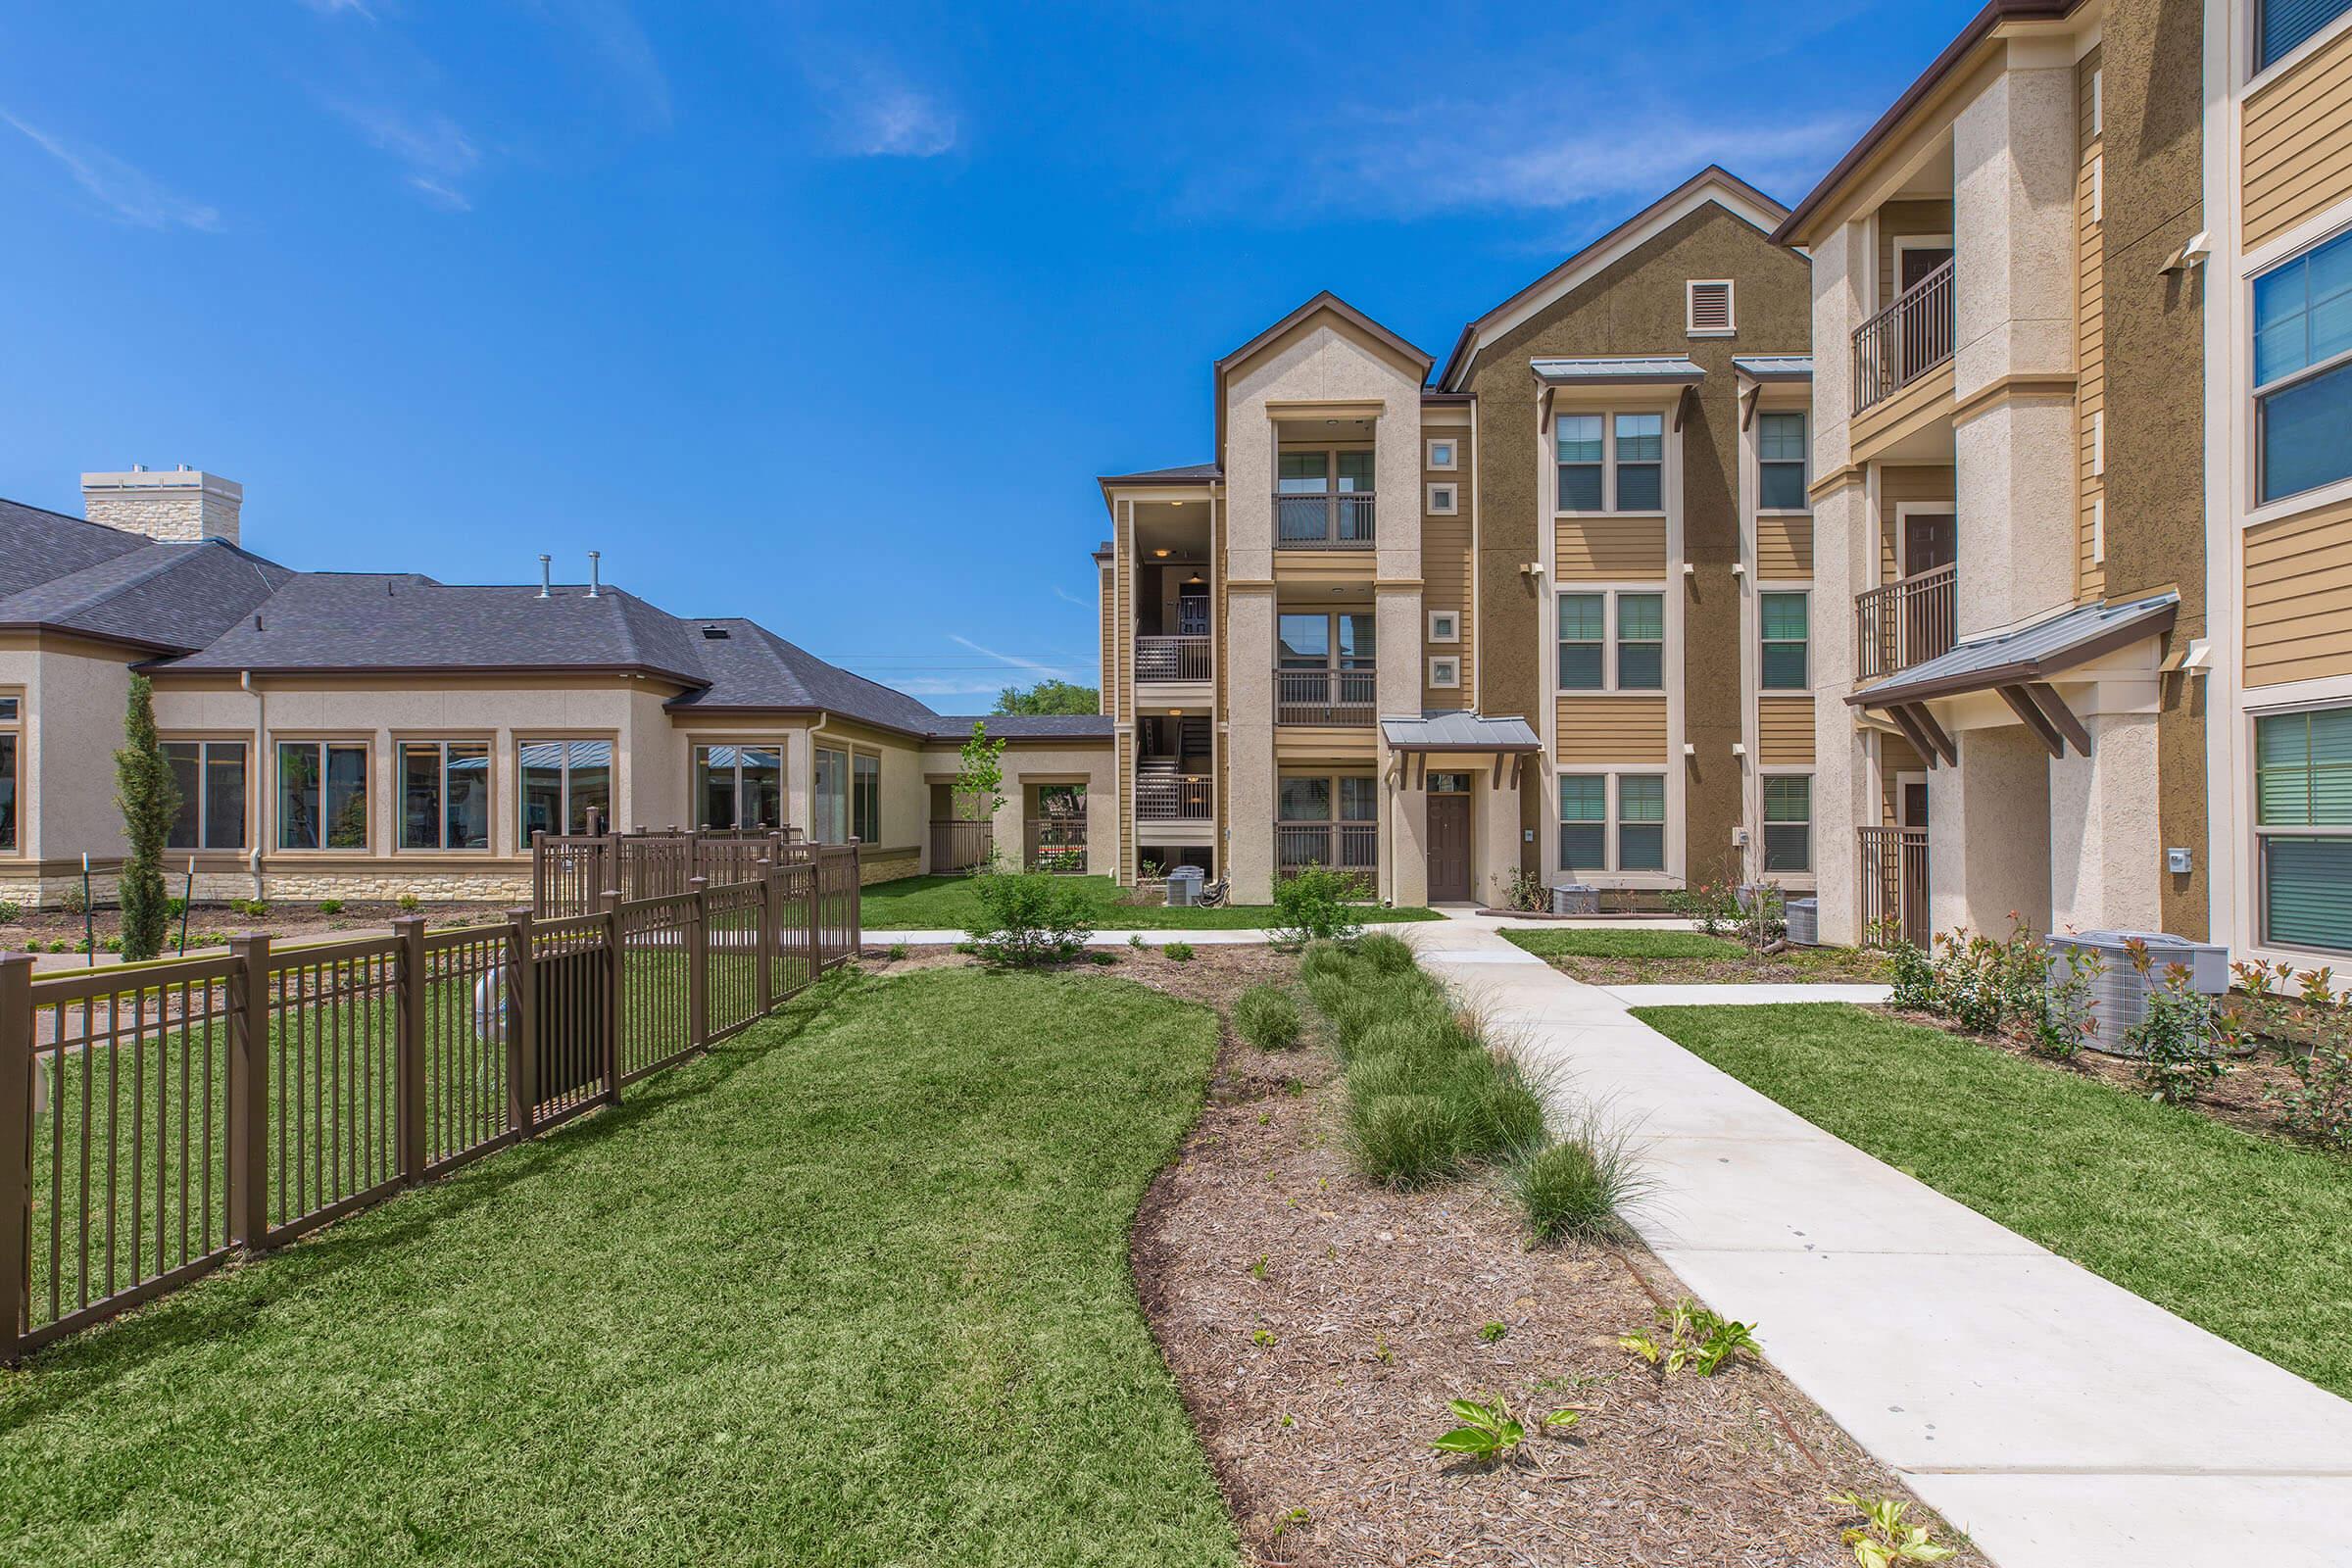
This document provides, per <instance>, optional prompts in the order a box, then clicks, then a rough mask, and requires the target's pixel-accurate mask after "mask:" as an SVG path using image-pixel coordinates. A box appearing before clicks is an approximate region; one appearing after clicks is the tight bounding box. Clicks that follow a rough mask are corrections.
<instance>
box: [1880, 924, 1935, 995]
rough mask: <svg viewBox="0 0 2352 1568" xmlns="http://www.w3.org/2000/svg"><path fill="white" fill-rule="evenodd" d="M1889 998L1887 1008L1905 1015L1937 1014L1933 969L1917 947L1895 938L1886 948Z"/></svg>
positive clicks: (1925, 955) (1923, 953)
mask: <svg viewBox="0 0 2352 1568" xmlns="http://www.w3.org/2000/svg"><path fill="white" fill-rule="evenodd" d="M1887 969H1888V975H1887V979H1888V980H1889V982H1890V983H1891V984H1890V990H1891V995H1889V996H1888V997H1887V1005H1889V1006H1894V1007H1900V1008H1902V1009H1903V1010H1904V1011H1906V1012H1940V1011H1941V1010H1942V1007H1941V1006H1940V1005H1939V999H1938V998H1937V996H1936V965H1935V963H1934V962H1933V961H1931V960H1930V958H1929V957H1928V954H1927V950H1926V949H1924V948H1922V947H1921V946H1920V945H1919V944H1918V943H1916V942H1911V941H1907V940H1905V939H1904V938H1902V937H1896V938H1895V939H1894V940H1893V941H1892V942H1890V943H1888V944H1887Z"/></svg>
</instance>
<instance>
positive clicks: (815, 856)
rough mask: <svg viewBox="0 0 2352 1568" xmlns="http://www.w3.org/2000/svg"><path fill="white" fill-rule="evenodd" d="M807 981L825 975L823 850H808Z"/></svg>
mask: <svg viewBox="0 0 2352 1568" xmlns="http://www.w3.org/2000/svg"><path fill="white" fill-rule="evenodd" d="M808 863H809V984H810V985H814V984H816V983H817V982H818V981H819V980H821V979H823V978H824V977H825V852H824V851H823V850H822V849H814V850H810V851H809V862H808Z"/></svg>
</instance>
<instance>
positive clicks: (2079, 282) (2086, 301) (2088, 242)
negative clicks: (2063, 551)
mask: <svg viewBox="0 0 2352 1568" xmlns="http://www.w3.org/2000/svg"><path fill="white" fill-rule="evenodd" d="M2101 53H2102V51H2100V50H2097V49H2093V50H2092V51H2091V52H2090V53H2089V54H2087V55H2085V56H2084V57H2083V58H2082V64H2081V65H2079V66H2078V67H2076V71H2075V100H2076V114H2077V123H2078V127H2079V129H2080V132H2081V141H2080V146H2081V148H2082V158H2081V161H2080V165H2079V167H2078V168H2077V170H2076V173H2075V207H2076V221H2075V233H2076V236H2077V254H2076V264H2077V265H2076V276H2075V374H2076V382H2075V413H2076V417H2077V427H2076V455H2075V470H2076V483H2075V597H2076V598H2077V599H2078V600H2080V601H2083V602H2087V601H2089V600H2093V599H2096V598H2098V597H2099V596H2100V595H2101V594H2102V593H2104V592H2105V591H2106V577H2107V574H2106V568H2105V567H2104V566H2103V565H2102V564H2100V561H2099V555H2098V504H2099V497H2100V495H2101V494H2102V492H2103V491H2104V490H2105V488H2106V481H2105V480H2104V479H2103V478H2101V477H2100V475H2099V474H2098V473H2097V472H2095V471H2094V470H2095V468H2096V467H2097V463H2096V458H2097V452H2098V419H2099V414H2100V412H2101V411H2102V410H2104V409H2105V408H2106V406H2107V336H2106V297H2107V247H2106V239H2105V235H2104V232H2103V229H2104V225H2103V224H2102V223H2101V222H2100V221H2098V219H2097V218H2096V217H2094V216H2093V213H2094V210H2095V204H2094V201H2093V193H2094V188H2095V187H2094V180H2093V177H2092V176H2093V172H2094V171H2095V170H2096V169H2097V168H2098V164H2099V158H2100V156H2101V151H2102V138H2101V137H2100V135H2099V133H2098V131H2097V130H2096V129H2095V128H2094V127H2093V123H2092V121H2091V104H2092V102H2093V94H2092V91H2091V76H2092V74H2093V73H2096V72H2097V70H2098V69H2099V60H2100V56H2101Z"/></svg>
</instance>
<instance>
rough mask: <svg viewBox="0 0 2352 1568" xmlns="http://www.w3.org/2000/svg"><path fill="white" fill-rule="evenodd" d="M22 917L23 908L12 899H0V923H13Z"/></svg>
mask: <svg viewBox="0 0 2352 1568" xmlns="http://www.w3.org/2000/svg"><path fill="white" fill-rule="evenodd" d="M24 917H25V910H24V908H23V907H21V906H20V905H18V903H17V902H16V901H15V900H14V899H0V925H14V924H16V922H17V921H19V920H21V919H23V918H24Z"/></svg>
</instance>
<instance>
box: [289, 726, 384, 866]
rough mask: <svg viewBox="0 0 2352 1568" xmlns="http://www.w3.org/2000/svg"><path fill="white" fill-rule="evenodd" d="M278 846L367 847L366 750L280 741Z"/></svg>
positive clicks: (347, 745)
mask: <svg viewBox="0 0 2352 1568" xmlns="http://www.w3.org/2000/svg"><path fill="white" fill-rule="evenodd" d="M277 847H278V848H279V849H281V850H364V849H366V848H367V847H368V748H367V746H366V745H365V744H364V743H361V742H350V743H339V742H334V741H280V742H279V743H278V747H277Z"/></svg>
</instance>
